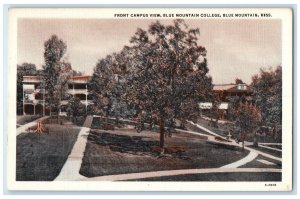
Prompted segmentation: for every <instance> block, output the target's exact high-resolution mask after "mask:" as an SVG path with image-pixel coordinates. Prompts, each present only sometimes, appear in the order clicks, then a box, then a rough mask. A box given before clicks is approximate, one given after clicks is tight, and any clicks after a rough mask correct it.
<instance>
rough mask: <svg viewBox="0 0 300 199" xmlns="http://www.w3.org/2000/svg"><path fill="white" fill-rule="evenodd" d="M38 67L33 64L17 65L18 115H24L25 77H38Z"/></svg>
mask: <svg viewBox="0 0 300 199" xmlns="http://www.w3.org/2000/svg"><path fill="white" fill-rule="evenodd" d="M36 74H37V70H36V66H35V65H34V64H31V63H23V64H21V65H17V114H22V113H23V84H22V82H23V77H24V76H26V75H29V76H30V75H36Z"/></svg>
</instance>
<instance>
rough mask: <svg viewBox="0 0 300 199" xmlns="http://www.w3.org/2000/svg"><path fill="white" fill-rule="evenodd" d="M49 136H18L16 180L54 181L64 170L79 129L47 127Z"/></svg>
mask: <svg viewBox="0 0 300 199" xmlns="http://www.w3.org/2000/svg"><path fill="white" fill-rule="evenodd" d="M44 127H47V128H49V133H43V134H37V133H22V134H20V135H18V136H17V154H16V155H17V170H16V180H17V181H49V180H54V179H55V177H56V176H57V175H58V174H59V172H60V170H61V168H62V167H63V165H64V163H65V161H66V159H67V157H68V155H69V153H70V152H71V150H72V148H73V145H74V143H75V141H76V139H77V135H78V133H79V130H80V128H79V127H76V126H74V125H58V124H47V125H44Z"/></svg>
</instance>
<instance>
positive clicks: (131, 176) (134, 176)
mask: <svg viewBox="0 0 300 199" xmlns="http://www.w3.org/2000/svg"><path fill="white" fill-rule="evenodd" d="M239 172H255V173H257V172H281V169H270V168H212V169H182V170H167V171H150V172H142V173H129V174H119V175H106V176H99V177H93V178H87V177H84V176H82V177H81V178H77V179H76V180H80V181H102V180H108V181H118V180H135V179H142V178H154V177H164V176H176V175H186V174H201V173H239Z"/></svg>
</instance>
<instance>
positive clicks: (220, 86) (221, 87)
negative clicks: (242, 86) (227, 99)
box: [213, 84, 237, 91]
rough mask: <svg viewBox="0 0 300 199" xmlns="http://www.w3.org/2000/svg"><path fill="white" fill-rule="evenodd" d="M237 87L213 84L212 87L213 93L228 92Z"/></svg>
mask: <svg viewBox="0 0 300 199" xmlns="http://www.w3.org/2000/svg"><path fill="white" fill-rule="evenodd" d="M235 86H237V85H236V84H215V85H214V87H213V90H214V91H224V90H229V89H232V88H234V87H235Z"/></svg>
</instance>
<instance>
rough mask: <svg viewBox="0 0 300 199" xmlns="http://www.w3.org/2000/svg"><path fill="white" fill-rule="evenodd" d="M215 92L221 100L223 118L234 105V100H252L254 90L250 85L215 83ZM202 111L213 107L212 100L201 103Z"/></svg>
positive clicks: (220, 109) (220, 106)
mask: <svg viewBox="0 0 300 199" xmlns="http://www.w3.org/2000/svg"><path fill="white" fill-rule="evenodd" d="M213 92H214V94H215V96H216V97H217V99H218V100H219V102H220V103H219V107H218V109H219V112H220V116H221V118H225V117H226V113H227V110H228V109H229V108H230V107H231V106H232V105H233V102H234V101H247V102H252V94H253V91H252V89H251V87H250V86H248V85H247V84H245V83H242V84H215V85H214V87H213ZM199 106H200V109H201V110H202V113H204V114H205V113H207V112H209V110H210V109H211V108H212V103H211V102H201V103H199Z"/></svg>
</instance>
